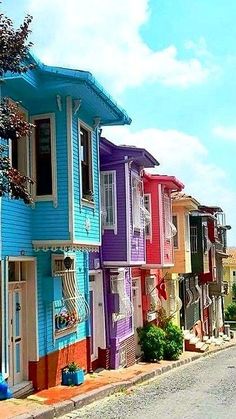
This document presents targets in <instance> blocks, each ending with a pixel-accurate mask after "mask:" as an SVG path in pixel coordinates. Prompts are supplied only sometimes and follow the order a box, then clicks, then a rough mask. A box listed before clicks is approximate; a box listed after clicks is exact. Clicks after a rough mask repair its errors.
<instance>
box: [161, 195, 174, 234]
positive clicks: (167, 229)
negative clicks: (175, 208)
mask: <svg viewBox="0 0 236 419" xmlns="http://www.w3.org/2000/svg"><path fill="white" fill-rule="evenodd" d="M163 206H164V233H165V239H166V240H168V241H169V242H170V241H171V239H172V237H173V234H172V218H171V217H172V211H171V198H170V196H169V195H168V194H167V193H166V192H164V194H163Z"/></svg>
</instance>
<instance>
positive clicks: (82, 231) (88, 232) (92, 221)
mask: <svg viewBox="0 0 236 419" xmlns="http://www.w3.org/2000/svg"><path fill="white" fill-rule="evenodd" d="M84 122H86V121H84ZM72 138H73V185H74V189H73V195H74V214H73V216H74V234H75V240H78V241H80V240H82V241H85V242H87V243H90V242H92V243H99V241H100V199H99V196H100V185H99V169H98V141H99V139H98V138H97V133H96V132H95V131H93V133H92V164H93V192H94V206H93V205H92V206H89V205H86V204H84V203H83V202H82V201H81V198H82V191H81V183H80V179H81V173H80V161H79V151H80V150H79V139H78V117H73V124H72ZM88 224H89V228H88V229H86V225H87V226H88Z"/></svg>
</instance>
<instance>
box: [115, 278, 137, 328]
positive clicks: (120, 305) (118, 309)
mask: <svg viewBox="0 0 236 419" xmlns="http://www.w3.org/2000/svg"><path fill="white" fill-rule="evenodd" d="M125 277H126V273H125V271H124V270H123V271H122V272H119V273H116V274H114V275H111V277H110V281H111V293H112V294H115V296H116V299H115V305H114V307H113V309H112V310H113V313H112V320H113V321H114V322H115V321H118V320H121V319H123V318H128V317H130V316H132V314H133V305H132V302H131V299H130V296H129V295H128V294H127V291H126V281H125Z"/></svg>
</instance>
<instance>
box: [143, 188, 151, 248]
mask: <svg viewBox="0 0 236 419" xmlns="http://www.w3.org/2000/svg"><path fill="white" fill-rule="evenodd" d="M145 196H147V197H148V201H149V214H150V224H149V228H150V235H148V236H147V235H146V227H145V239H146V240H149V242H150V243H152V194H151V193H150V192H148V193H145V192H144V194H143V205H144V208H145ZM145 248H146V244H145Z"/></svg>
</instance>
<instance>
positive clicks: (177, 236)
mask: <svg viewBox="0 0 236 419" xmlns="http://www.w3.org/2000/svg"><path fill="white" fill-rule="evenodd" d="M174 217H176V225H175V224H174V223H173V219H174ZM172 224H173V225H174V226H175V228H176V234H175V235H173V248H174V249H175V250H178V249H179V238H180V236H179V215H178V214H176V213H174V214H172ZM175 238H176V239H177V246H175Z"/></svg>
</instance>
